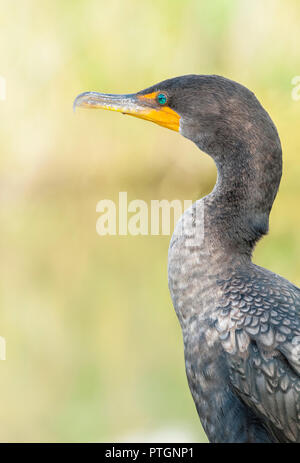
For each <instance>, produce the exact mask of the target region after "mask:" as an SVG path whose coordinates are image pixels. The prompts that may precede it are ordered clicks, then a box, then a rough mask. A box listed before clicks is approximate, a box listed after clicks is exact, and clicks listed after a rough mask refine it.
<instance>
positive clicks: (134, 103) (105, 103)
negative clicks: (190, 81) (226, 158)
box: [73, 92, 180, 132]
mask: <svg viewBox="0 0 300 463" xmlns="http://www.w3.org/2000/svg"><path fill="white" fill-rule="evenodd" d="M156 94H157V93H156V92H154V93H151V94H148V95H142V94H130V95H110V94H106V93H98V92H85V93H81V94H80V95H78V96H77V98H76V99H75V101H74V104H73V108H74V111H75V109H76V108H77V107H80V108H96V109H108V110H109V111H118V112H120V113H123V114H129V115H130V116H134V117H139V118H140V119H146V120H148V121H151V122H155V123H156V124H159V125H162V126H163V127H167V128H168V129H171V130H175V131H176V132H178V131H179V120H180V116H179V114H177V113H176V111H174V110H173V109H171V108H169V107H168V106H160V105H159V104H158V103H157V101H156Z"/></svg>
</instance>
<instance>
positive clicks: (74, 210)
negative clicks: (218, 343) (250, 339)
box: [0, 0, 300, 442]
mask: <svg viewBox="0 0 300 463" xmlns="http://www.w3.org/2000/svg"><path fill="white" fill-rule="evenodd" d="M0 6H1V10H0V11H1V16H0V27H1V42H0V57H1V61H0V75H1V76H3V77H4V78H5V79H6V85H7V97H6V100H5V101H0V116H1V124H0V139H1V150H0V152H1V158H0V159H1V161H0V175H1V181H0V198H1V209H0V217H1V242H0V246H1V249H0V252H1V259H0V269H1V270H0V271H1V278H0V282H1V283H0V284H1V299H0V303H1V314H0V327H1V328H0V335H1V336H4V337H5V338H6V342H7V360H6V361H1V362H0V378H1V380H0V391H1V400H0V415H1V427H0V429H1V431H0V440H1V441H25V442H29V441H56V442H60V441H71V442H78V441H84V442H86V441H122V440H125V441H126V440H133V441H134V440H147V439H149V440H151V439H153V440H156V441H159V439H161V440H165V441H166V440H167V439H168V438H171V439H174V440H176V439H178V440H181V441H183V440H186V441H189V440H190V441H198V442H205V441H206V437H205V435H204V433H203V431H202V428H201V426H200V423H199V420H198V417H197V414H196V411H195V408H194V404H193V402H192V399H191V396H190V393H189V390H188V385H187V381H186V377H185V371H184V359H183V346H182V339H181V332H180V328H179V324H178V322H177V319H176V316H175V312H174V310H173V308H172V304H171V300H170V297H169V292H168V286H167V251H168V243H169V237H166V236H153V237H151V236H143V237H133V236H120V237H118V236H111V237H100V236H99V235H97V233H96V220H97V218H98V217H99V214H98V213H96V204H97V203H98V201H99V200H101V199H113V200H117V198H118V193H119V191H127V192H128V199H129V200H131V199H135V198H138V199H143V200H145V201H146V202H147V203H148V204H150V200H151V199H163V198H166V199H170V200H171V199H175V198H178V199H181V200H184V199H193V200H196V199H197V198H199V197H201V196H203V195H205V194H207V193H208V192H209V191H210V190H211V189H212V187H213V185H214V182H215V179H216V170H215V167H214V165H213V162H212V161H211V160H210V159H209V158H208V157H207V156H206V155H204V154H203V153H200V152H199V150H198V149H197V148H196V147H195V146H194V145H193V144H192V143H191V142H189V141H188V140H185V139H183V138H182V137H180V136H179V135H178V134H176V133H175V132H172V131H168V130H165V129H163V128H161V127H158V126H156V125H155V124H150V123H146V122H144V121H140V120H137V119H135V118H130V117H123V116H121V115H119V114H115V113H110V112H103V111H78V112H77V113H76V114H75V115H74V113H73V112H72V103H73V99H74V97H75V96H76V95H77V94H78V93H80V92H82V91H86V90H99V91H103V92H110V93H123V92H124V93H130V92H135V91H138V90H141V89H143V88H145V87H148V86H150V85H152V84H153V83H156V82H159V81H161V80H163V79H166V78H169V77H173V76H176V75H182V74H189V73H198V74H221V75H224V76H226V77H229V78H231V79H233V80H237V81H239V82H241V83H243V84H244V85H246V86H247V87H249V88H251V89H252V90H253V91H254V92H255V93H256V95H257V96H258V98H259V99H260V100H261V102H262V103H263V105H264V106H265V107H266V109H267V110H268V111H269V112H270V114H271V116H272V118H273V119H274V121H275V123H276V125H277V127H278V130H279V133H280V136H281V140H282V144H283V152H284V176H283V180H282V183H281V188H280V194H279V196H278V199H277V201H276V203H275V205H274V208H273V211H272V215H271V232H270V236H269V237H267V238H265V239H264V240H263V241H262V242H261V243H260V244H259V245H258V247H257V249H256V252H255V262H256V263H258V264H260V265H263V266H266V267H268V268H270V269H271V270H273V271H275V272H278V273H280V274H282V275H283V276H284V277H286V278H288V279H290V280H291V281H293V282H294V283H295V284H298V285H300V265H299V256H300V239H299V232H298V231H299V229H300V214H299V207H298V205H299V200H300V186H299V178H300V165H299V152H300V131H299V115H300V101H294V100H293V99H292V96H291V92H292V84H291V80H292V78H293V77H294V76H296V75H300V46H299V43H300V42H299V38H300V33H299V21H300V6H299V2H298V0H288V1H285V2H283V1H278V0H269V1H268V0H262V1H261V0H254V1H252V2H249V1H248V0H215V1H204V0H185V1H180V0H163V1H162V0H152V1H145V0H127V1H122V0H110V1H109V2H107V1H104V0H72V1H71V0H63V1H58V0H51V1H50V0H44V1H42V2H41V1H38V0H18V1H16V0H11V1H10V2H7V1H4V0H1V1H0ZM153 436H154V437H153ZM170 436H171V437H170Z"/></svg>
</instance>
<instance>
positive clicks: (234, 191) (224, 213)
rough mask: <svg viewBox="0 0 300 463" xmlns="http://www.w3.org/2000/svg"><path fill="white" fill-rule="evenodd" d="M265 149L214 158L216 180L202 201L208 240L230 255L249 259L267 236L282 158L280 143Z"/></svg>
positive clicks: (241, 149) (243, 148)
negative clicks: (210, 235) (216, 172)
mask: <svg viewBox="0 0 300 463" xmlns="http://www.w3.org/2000/svg"><path fill="white" fill-rule="evenodd" d="M275 141H276V143H271V142H270V143H269V145H268V146H266V144H264V146H260V144H258V146H256V147H247V145H245V144H241V145H240V146H239V149H237V150H236V151H235V153H234V155H233V153H232V152H231V153H228V155H226V153H225V154H223V155H222V156H218V155H217V156H213V157H214V160H215V162H216V166H217V170H218V179H217V183H216V185H215V188H214V190H213V191H212V193H211V194H210V195H209V196H207V197H206V198H205V205H206V207H205V210H206V217H205V221H207V225H208V227H209V228H207V229H208V230H210V232H212V237H211V240H212V241H213V242H214V244H215V245H217V246H218V247H219V248H220V247H222V248H223V249H224V250H225V251H226V252H227V253H230V254H231V255H239V256H248V257H251V254H252V250H253V248H254V246H255V244H256V242H257V241H258V240H259V239H260V238H261V237H262V236H263V235H265V234H266V233H267V232H268V228H269V214H270V211H271V208H272V205H273V202H274V199H275V196H276V194H277V190H278V187H279V183H280V179H281V173H282V157H281V147H280V142H279V143H278V141H279V139H276V140H275Z"/></svg>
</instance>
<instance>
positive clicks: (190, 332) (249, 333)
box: [76, 75, 300, 442]
mask: <svg viewBox="0 0 300 463" xmlns="http://www.w3.org/2000/svg"><path fill="white" fill-rule="evenodd" d="M161 92H162V93H163V95H165V97H166V100H167V103H166V105H165V106H166V107H167V109H168V111H169V113H170V116H168V117H170V120H169V119H167V116H166V114H167V113H166V109H164V110H162V109H160V107H159V103H158V100H157V96H156V95H157V94H161ZM96 95H97V94H95V93H93V94H92V93H87V94H83V95H81V96H80V97H78V99H77V100H76V104H77V105H79V106H83V105H85V106H89V105H90V106H93V107H94V106H99V107H104V108H106V109H116V106H114V108H111V107H108V106H109V104H108V103H107V101H108V100H110V98H109V97H106V99H105V104H104V103H103V101H104V96H103V95H101V94H98V95H100V96H99V97H97V96H96ZM107 98H108V100H107ZM111 98H115V100H113V101H114V102H115V101H117V98H116V97H111ZM118 98H119V100H118V101H121V97H118ZM97 101H98V104H97ZM124 101H126V105H125V106H124ZM99 102H100V103H99ZM128 102H129V103H128ZM116 104H119V105H120V107H119V109H117V110H119V111H122V112H125V113H128V114H132V115H135V116H138V117H143V118H146V119H149V120H152V121H154V122H157V123H160V124H161V125H165V126H167V127H169V128H172V129H173V130H178V129H179V131H180V133H181V134H182V135H183V136H184V137H186V138H189V139H190V140H192V141H193V142H194V143H196V145H197V146H198V147H199V148H200V149H201V150H202V151H204V152H206V153H208V154H209V155H210V156H211V157H212V158H213V159H214V161H215V163H216V166H217V169H218V181H217V184H216V186H215V188H214V190H213V191H212V193H211V194H209V195H208V196H207V197H205V198H203V199H201V200H199V201H197V202H196V203H195V204H194V205H193V206H192V207H191V208H190V209H189V210H188V211H186V212H185V213H184V215H183V216H182V218H181V219H180V221H179V223H178V224H177V227H176V230H175V233H174V235H173V237H172V240H171V243H170V249H169V288H170V292H171V296H172V300H173V304H174V308H175V310H176V313H177V316H178V319H179V321H180V324H181V327H182V331H183V340H184V350H185V362H186V372H187V378H188V382H189V386H190V389H191V392H192V395H193V398H194V401H195V404H196V407H197V411H198V414H199V417H200V419H201V422H202V424H203V427H204V430H205V432H206V433H207V436H208V438H209V440H210V441H211V442H300V290H299V288H297V287H296V286H294V285H293V284H292V283H290V282H289V281H287V280H285V279H284V278H282V277H280V276H278V275H275V274H274V273H271V272H270V271H268V270H266V269H263V268H261V267H258V266H256V265H254V264H253V263H252V262H251V255H252V251H253V248H254V246H255V243H256V242H257V241H258V240H259V239H260V237H261V236H263V235H264V234H266V233H267V231H268V223H269V214H270V211H271V208H272V204H273V201H274V198H275V196H276V193H277V190H278V186H279V183H280V178H281V172H282V161H281V145H280V140H279V137H278V134H277V131H276V128H275V126H274V124H273V122H272V120H271V119H270V117H269V115H268V114H267V112H266V111H265V110H264V109H263V107H262V106H261V104H260V103H259V102H258V100H257V99H256V97H255V96H254V94H253V93H252V92H250V91H249V90H248V89H247V88H245V87H243V86H242V85H239V84H237V83H235V82H233V81H231V80H228V79H225V78H223V77H219V76H197V75H191V76H183V77H178V78H175V79H169V80H167V81H164V82H161V83H159V84H157V85H154V86H153V87H151V88H148V89H146V90H143V91H142V92H139V93H137V94H134V95H126V96H123V99H122V103H114V105H116ZM121 105H123V106H122V107H121ZM132 105H133V106H132ZM133 107H134V109H132V108H133ZM149 108H150V109H151V112H150V109H149ZM143 111H144V112H143ZM176 115H178V116H179V122H178V129H177V128H176V127H177V126H176ZM162 119H163V121H164V122H163V123H162ZM166 121H167V122H166Z"/></svg>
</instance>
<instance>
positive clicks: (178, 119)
mask: <svg viewBox="0 0 300 463" xmlns="http://www.w3.org/2000/svg"><path fill="white" fill-rule="evenodd" d="M76 107H83V108H100V109H108V110H111V111H118V112H121V113H123V114H129V115H131V116H135V117H138V118H141V119H146V120H148V121H151V122H155V123H156V124H159V125H161V126H163V127H166V128H168V129H171V130H174V131H177V132H180V133H181V135H183V136H184V137H186V138H188V139H190V140H192V141H193V142H195V143H196V144H197V146H198V147H199V148H200V149H201V150H202V151H205V152H207V153H208V154H210V155H212V156H213V157H214V158H218V157H220V156H222V155H223V154H224V153H225V152H226V153H228V152H230V153H234V152H235V151H239V150H240V148H241V145H243V141H244V140H246V139H247V140H249V138H251V132H253V134H254V135H256V137H257V135H258V132H262V136H265V134H266V127H264V129H265V130H264V131H262V130H261V127H259V124H261V123H263V122H265V123H266V124H263V125H267V126H268V127H267V128H268V130H267V132H268V131H269V130H271V131H272V135H273V136H274V126H273V124H272V121H271V119H270V118H269V116H268V115H267V113H266V112H265V110H264V109H263V108H262V106H261V105H260V103H259V102H258V100H257V99H256V97H255V96H254V94H253V93H252V92H251V91H250V90H248V89H247V88H246V87H244V86H242V85H240V84H238V83H236V82H234V81H232V80H229V79H226V78H224V77H220V76H215V75H209V76H206V75H186V76H181V77H175V78H172V79H168V80H165V81H163V82H160V83H158V84H155V85H153V86H152V87H149V88H147V89H145V90H142V91H139V92H137V93H133V94H123V95H115V94H105V93H98V92H85V93H81V94H80V95H78V96H77V98H76V99H75V101H74V109H75V108H76ZM258 114H260V117H259V118H258V117H257V116H258ZM257 124H258V125H257ZM263 132H264V133H263ZM275 132H276V129H275ZM267 135H268V133H267ZM270 138H272V137H270ZM216 160H217V159H216Z"/></svg>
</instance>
